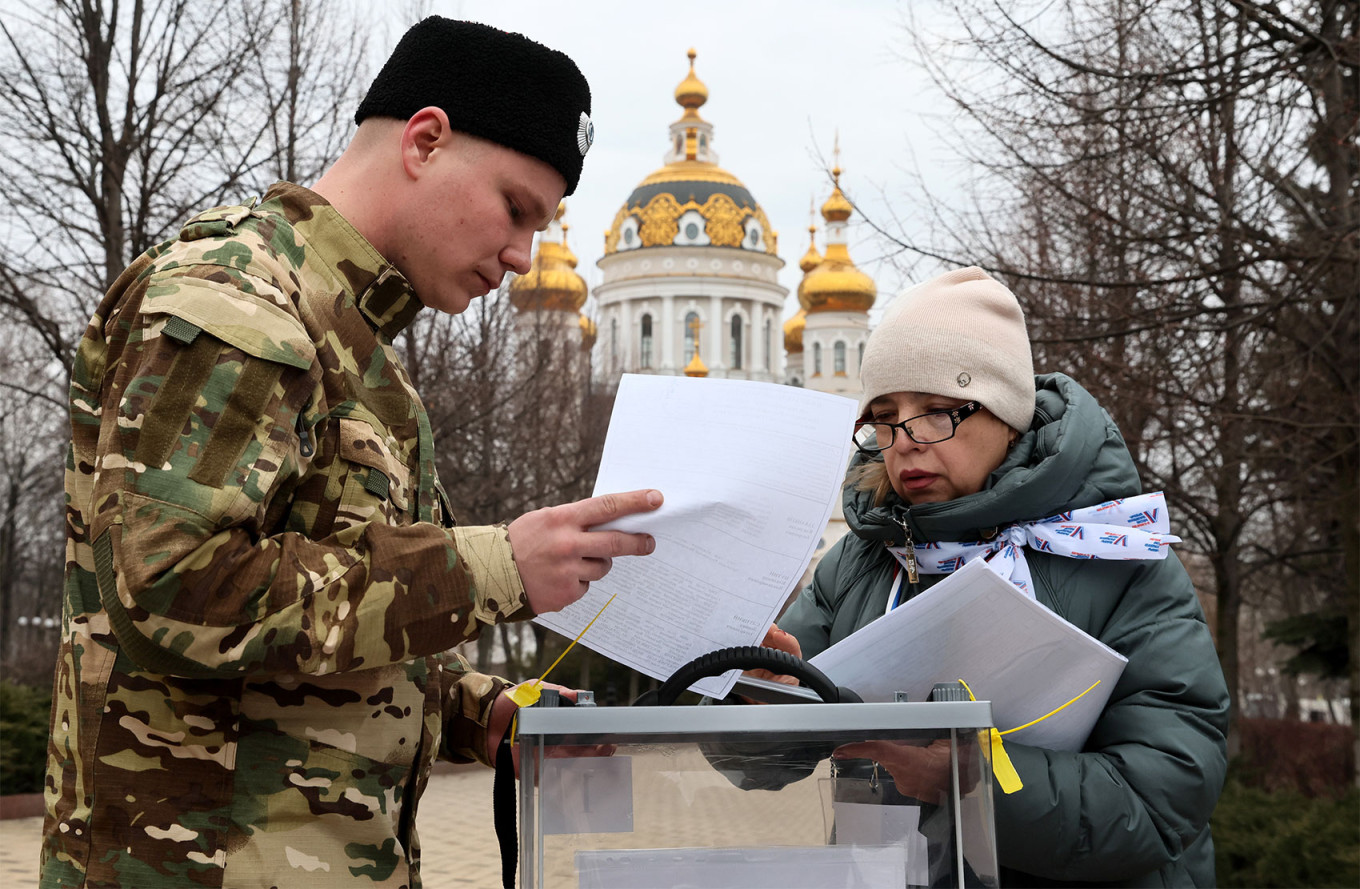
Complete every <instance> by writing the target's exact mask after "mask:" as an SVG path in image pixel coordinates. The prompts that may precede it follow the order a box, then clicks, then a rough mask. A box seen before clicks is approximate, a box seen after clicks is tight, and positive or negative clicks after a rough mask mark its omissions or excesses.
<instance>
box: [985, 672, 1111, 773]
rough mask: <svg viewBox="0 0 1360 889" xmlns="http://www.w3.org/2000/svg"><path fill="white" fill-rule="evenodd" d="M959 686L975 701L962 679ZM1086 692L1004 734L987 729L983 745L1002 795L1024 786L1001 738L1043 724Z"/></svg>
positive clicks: (1095, 684) (1094, 684)
mask: <svg viewBox="0 0 1360 889" xmlns="http://www.w3.org/2000/svg"><path fill="white" fill-rule="evenodd" d="M1099 684H1100V680H1099V679H1097V680H1096V681H1095V682H1093V683H1091V685H1090V687H1089V688H1087V689H1086V691H1090V690H1091V689H1092V688H1095V687H1096V686H1097V685H1099ZM959 685H962V686H963V690H964V691H966V692H968V699H969V700H972V701H976V700H977V698H976V697H974V696H973V690H972V689H971V688H969V687H968V683H967V682H964V681H963V680H962V679H960V680H959ZM1086 691H1084V692H1082V693H1081V694H1080V695H1077V696H1076V697H1075V698H1073V699H1072V700H1070V701H1068V702H1067V703H1066V704H1063V705H1062V707H1055V708H1054V709H1052V710H1050V711H1048V712H1047V713H1045V714H1044V715H1043V716H1040V717H1039V718H1038V719H1032V720H1030V721H1029V722H1027V723H1025V724H1024V725H1017V726H1016V727H1015V728H1008V729H1006V730H1005V731H1004V732H999V731H997V730H996V729H988V738H987V744H985V745H984V747H985V749H986V750H987V751H988V752H989V753H990V754H991V761H992V774H993V775H995V776H996V783H997V784H998V785H999V786H1000V787H1001V792H1002V793H1015V791H1017V790H1019V789H1020V788H1022V787H1024V786H1025V784H1024V782H1023V781H1021V780H1020V773H1019V772H1017V771H1016V770H1015V765H1014V764H1013V763H1012V762H1011V758H1010V754H1008V753H1006V745H1005V744H1003V743H1002V741H1001V736H1002V735H1009V734H1010V733H1011V732H1018V731H1020V729H1022V728H1029V727H1030V726H1032V725H1034V724H1035V723H1036V722H1043V721H1044V720H1045V719H1047V718H1048V717H1050V716H1052V715H1053V714H1054V713H1057V712H1058V711H1059V710H1061V709H1062V708H1063V707H1067V706H1070V705H1071V704H1075V703H1076V702H1077V701H1079V700H1081V697H1082V695H1084V694H1086Z"/></svg>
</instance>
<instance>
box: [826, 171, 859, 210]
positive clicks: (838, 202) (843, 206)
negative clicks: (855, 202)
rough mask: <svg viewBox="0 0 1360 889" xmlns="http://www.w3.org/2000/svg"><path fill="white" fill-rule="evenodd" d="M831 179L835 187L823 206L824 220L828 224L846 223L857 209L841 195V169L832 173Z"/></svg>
mask: <svg viewBox="0 0 1360 889" xmlns="http://www.w3.org/2000/svg"><path fill="white" fill-rule="evenodd" d="M831 179H832V181H833V182H834V183H835V186H834V187H833V188H832V190H831V197H829V198H827V199H826V203H825V204H822V218H823V219H825V220H826V221H827V222H844V221H845V220H847V219H849V218H850V214H851V213H853V212H854V210H855V208H854V207H852V206H850V202H849V201H848V200H846V198H845V195H844V194H842V193H841V168H840V167H836V168H835V169H833V170H832V171H831Z"/></svg>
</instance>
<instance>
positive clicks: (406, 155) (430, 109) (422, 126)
mask: <svg viewBox="0 0 1360 889" xmlns="http://www.w3.org/2000/svg"><path fill="white" fill-rule="evenodd" d="M452 134H453V130H452V128H451V127H450V126H449V116H448V115H447V114H445V113H444V109H442V108H438V107H436V106H434V105H429V106H427V107H425V108H422V109H420V110H419V111H417V112H416V113H415V114H413V115H411V117H410V119H409V120H407V121H406V126H405V127H403V128H402V131H401V163H402V168H403V169H404V170H405V171H406V175H407V176H409V177H411V178H412V179H419V178H420V177H421V176H422V175H423V173H424V171H425V169H426V168H427V167H428V165H429V163H430V159H431V156H432V155H433V154H434V153H435V151H436V150H437V149H439V148H443V147H446V146H447V145H448V143H449V141H450V139H451V138H452Z"/></svg>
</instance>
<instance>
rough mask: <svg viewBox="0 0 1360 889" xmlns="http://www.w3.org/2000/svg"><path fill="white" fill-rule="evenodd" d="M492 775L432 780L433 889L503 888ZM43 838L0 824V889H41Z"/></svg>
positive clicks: (24, 827)
mask: <svg viewBox="0 0 1360 889" xmlns="http://www.w3.org/2000/svg"><path fill="white" fill-rule="evenodd" d="M492 774H493V773H492V771H491V770H490V769H483V768H467V769H456V770H452V771H440V772H437V773H436V774H434V775H433V776H431V778H430V783H429V786H428V787H427V788H426V790H425V796H424V798H422V799H421V801H420V814H419V815H418V816H417V827H418V828H419V830H420V844H421V868H420V870H421V873H422V875H423V877H424V881H425V885H426V886H428V887H431V889H442V887H444V886H478V887H487V889H495V887H498V886H500V885H501V855H500V847H499V846H498V845H496V831H495V829H494V828H493V827H492V825H491V780H492ZM474 807H475V808H474ZM455 825H456V829H454V826H455ZM41 837H42V819H41V818H12V819H8V820H4V821H0V886H4V887H5V889H28V887H31V886H36V885H38V848H39V843H40V841H41Z"/></svg>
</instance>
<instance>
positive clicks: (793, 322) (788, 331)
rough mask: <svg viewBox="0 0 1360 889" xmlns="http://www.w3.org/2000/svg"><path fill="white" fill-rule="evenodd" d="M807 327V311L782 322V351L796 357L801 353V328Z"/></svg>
mask: <svg viewBox="0 0 1360 889" xmlns="http://www.w3.org/2000/svg"><path fill="white" fill-rule="evenodd" d="M806 326H807V309H799V310H798V314H797V315H794V316H793V317H792V318H790V319H789V320H787V321H785V322H784V351H785V352H788V353H789V354H791V355H796V354H798V353H799V352H802V351H803V328H804V327H806Z"/></svg>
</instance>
